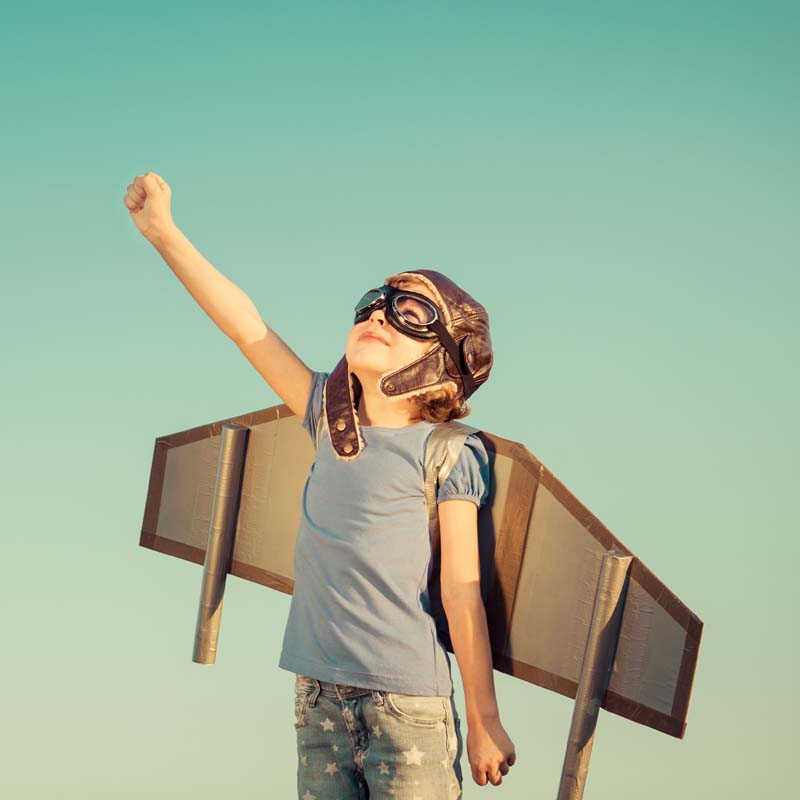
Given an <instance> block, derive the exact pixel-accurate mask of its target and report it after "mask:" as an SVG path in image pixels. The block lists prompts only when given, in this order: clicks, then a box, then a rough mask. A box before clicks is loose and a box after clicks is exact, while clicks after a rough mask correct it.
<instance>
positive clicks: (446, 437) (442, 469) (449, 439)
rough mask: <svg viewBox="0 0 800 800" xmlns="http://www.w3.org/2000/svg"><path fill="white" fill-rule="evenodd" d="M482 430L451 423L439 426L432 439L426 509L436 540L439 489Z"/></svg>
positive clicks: (427, 460)
mask: <svg viewBox="0 0 800 800" xmlns="http://www.w3.org/2000/svg"><path fill="white" fill-rule="evenodd" d="M479 430H480V429H479V428H473V427H472V426H471V425H465V424H464V423H463V422H458V421H457V420H450V422H440V423H438V424H437V425H436V427H435V428H434V429H433V431H432V432H431V435H430V436H429V437H428V444H427V447H426V448H425V505H426V507H427V509H428V524H429V527H430V529H431V536H432V537H433V536H434V534H438V531H439V514H438V509H437V506H436V495H437V494H438V492H439V487H440V486H441V485H442V484H443V483H444V482H445V481H446V480H447V476H448V475H449V474H450V470H451V469H453V467H454V466H455V463H456V461H458V457H459V456H460V455H461V450H462V449H463V447H464V442H466V441H467V436H469V435H470V434H471V433H478V431H479Z"/></svg>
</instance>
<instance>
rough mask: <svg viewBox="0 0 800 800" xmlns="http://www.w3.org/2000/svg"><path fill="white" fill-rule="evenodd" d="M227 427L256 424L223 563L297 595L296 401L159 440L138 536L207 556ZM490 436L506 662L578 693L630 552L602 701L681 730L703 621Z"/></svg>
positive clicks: (526, 455)
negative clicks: (606, 572) (609, 566)
mask: <svg viewBox="0 0 800 800" xmlns="http://www.w3.org/2000/svg"><path fill="white" fill-rule="evenodd" d="M226 423H235V424H236V425H238V426H242V427H243V428H245V429H247V444H246V448H245V449H244V450H243V453H242V464H241V474H240V475H239V476H238V479H237V482H235V485H236V486H237V487H238V489H237V491H238V497H237V498H236V500H237V503H236V508H235V513H233V514H232V516H231V520H232V521H231V526H232V529H233V537H234V539H233V545H232V546H233V549H232V554H231V557H230V560H229V561H228V562H227V563H226V566H225V569H226V570H227V571H228V572H229V574H231V575H236V576H238V577H240V578H244V579H246V580H250V581H254V582H256V583H260V584H262V585H264V586H268V587H270V588H273V589H278V590H279V591H282V592H285V593H287V594H291V593H292V591H293V588H294V574H293V556H294V541H295V536H296V533H297V530H298V526H299V523H300V509H301V498H302V494H303V489H304V486H305V481H306V479H307V477H308V474H309V468H310V466H311V464H312V462H313V460H314V447H313V444H312V442H311V439H310V437H309V436H308V434H307V433H306V432H305V431H304V430H303V428H302V427H301V426H300V424H299V420H298V419H297V417H295V415H294V414H293V413H292V412H291V411H290V410H289V408H288V407H287V406H285V405H279V406H274V407H272V408H267V409H263V410H261V411H258V412H254V413H250V414H244V415H241V416H238V417H232V418H230V419H227V420H221V421H219V422H215V423H212V424H210V425H203V426H200V427H196V428H192V429H190V430H186V431H182V432H180V433H175V434H171V435H168V436H162V437H159V438H158V439H156V442H155V450H154V453H153V462H152V467H151V472H150V482H149V487H148V492H147V501H146V507H145V513H144V521H143V524H142V531H141V537H140V540H139V544H140V545H141V546H142V547H147V548H151V549H153V550H157V551H159V552H162V553H167V554H168V555H172V556H177V557H178V558H183V559H186V560H187V561H194V562H196V563H198V564H203V563H204V562H205V559H206V549H207V547H208V542H209V541H210V539H209V530H210V526H211V527H213V525H212V522H213V520H212V517H213V515H214V496H215V486H216V487H217V489H218V477H217V473H218V466H219V464H220V462H221V458H220V453H221V448H220V445H221V434H222V432H223V426H224V425H225V424H226ZM480 436H481V438H482V440H483V442H484V444H485V445H486V448H487V451H488V452H489V455H490V460H491V467H492V487H491V494H490V496H489V499H488V501H487V503H486V505H485V506H484V507H483V508H482V509H481V511H480V513H479V515H478V524H479V537H480V549H481V560H482V586H483V585H484V578H486V579H487V582H486V584H485V586H486V591H487V594H485V595H484V601H485V604H486V613H487V621H488V626H489V631H490V638H491V645H492V658H493V663H494V667H495V669H498V670H500V671H501V672H505V673H507V674H508V675H513V676H514V677H516V678H520V679H521V680H524V681H528V682H529V683H534V684H537V685H538V686H542V687H544V688H546V689H551V690H553V691H555V692H559V693H560V694H563V695H566V696H568V697H571V698H575V697H576V692H577V689H578V680H579V676H580V673H581V666H582V663H583V658H584V651H585V649H586V647H587V634H588V632H589V627H590V623H591V618H592V609H593V603H594V600H595V594H596V591H597V587H598V576H599V572H600V568H601V563H602V561H603V557H604V556H605V555H606V554H607V553H608V552H609V551H616V552H618V553H621V554H627V555H629V556H632V560H631V562H630V570H629V572H628V575H627V581H626V586H625V590H624V606H623V608H622V616H621V620H620V623H619V625H620V627H619V638H618V640H617V644H616V652H615V654H614V657H613V666H612V668H611V674H610V678H609V682H608V685H607V689H606V690H605V692H604V693H603V699H602V702H601V706H602V707H603V708H605V709H606V710H607V711H610V712H612V713H614V714H618V715H620V716H623V717H626V718H628V719H630V720H632V721H634V722H639V723H641V724H643V725H646V726H648V727H651V728H654V729H656V730H659V731H662V732H664V733H667V734H669V735H671V736H675V737H678V738H683V735H684V733H685V729H686V717H687V712H688V708H689V698H690V695H691V690H692V682H693V679H694V672H695V667H696V664H697V656H698V649H699V645H700V636H701V633H702V628H703V623H702V621H701V620H700V619H699V618H698V617H697V616H696V615H695V614H694V613H692V612H691V611H690V610H689V609H688V608H687V607H686V606H685V605H684V604H683V603H682V602H681V601H680V600H679V599H678V598H677V597H676V596H675V595H674V594H673V593H672V592H671V591H670V590H669V589H668V588H667V587H666V586H665V585H664V584H663V583H662V582H661V581H660V580H659V579H658V578H657V577H656V576H655V575H654V574H653V573H652V572H651V571H650V570H649V569H648V568H647V567H646V566H645V565H644V564H643V563H642V562H641V561H640V560H639V559H637V558H636V557H635V556H633V554H632V553H631V552H630V550H628V549H627V548H626V547H625V546H624V545H623V544H622V543H621V542H620V541H619V540H618V539H617V538H616V537H615V536H614V535H613V534H612V533H611V531H609V530H608V528H606V527H605V526H604V525H603V524H602V523H601V522H600V521H599V520H598V519H597V517H595V516H594V515H593V514H592V513H591V512H590V511H589V510H588V509H587V508H586V507H585V506H584V505H583V504H582V503H581V502H580V501H579V500H578V499H577V497H575V495H573V494H572V493H571V492H570V491H569V489H567V488H566V486H564V484H563V483H561V482H560V481H559V480H558V479H557V478H556V477H555V476H554V475H553V473H552V472H550V471H549V470H548V469H547V468H546V467H545V466H544V465H543V464H542V463H541V462H540V461H539V460H538V459H536V457H535V456H533V455H532V454H531V453H530V452H529V451H528V450H527V449H526V448H525V447H524V446H523V445H521V444H519V443H518V442H513V441H510V440H508V439H503V438H501V437H499V436H494V435H492V434H490V433H485V432H483V433H481V434H480ZM487 554H488V556H487ZM445 644H446V646H447V647H448V649H449V650H450V652H452V646H451V645H450V642H449V641H447V642H445Z"/></svg>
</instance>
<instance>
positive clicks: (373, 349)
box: [345, 283, 439, 386]
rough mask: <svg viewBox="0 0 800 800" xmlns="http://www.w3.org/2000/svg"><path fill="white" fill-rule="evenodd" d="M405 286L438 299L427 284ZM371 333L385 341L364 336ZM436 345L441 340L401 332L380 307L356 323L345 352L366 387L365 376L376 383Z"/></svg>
mask: <svg viewBox="0 0 800 800" xmlns="http://www.w3.org/2000/svg"><path fill="white" fill-rule="evenodd" d="M402 288H403V289H408V290H409V291H412V292H417V293H418V294H422V295H425V297H429V298H430V299H431V300H434V302H435V298H434V297H433V296H432V294H431V293H430V291H428V287H427V286H425V285H423V284H420V283H413V284H412V283H404V284H403V287H402ZM367 333H370V334H373V335H374V336H376V337H378V339H380V340H381V341H378V339H376V338H373V337H372V336H368V337H367V338H362V337H364V336H365V334H367ZM436 347H439V341H438V340H433V341H430V340H427V341H421V340H419V339H412V338H411V337H410V336H406V335H405V334H403V333H400V331H398V330H397V329H396V328H395V327H393V326H392V325H390V324H389V323H388V322H387V321H386V314H385V313H384V309H383V308H377V309H375V310H374V311H373V312H372V314H371V315H370V316H369V317H368V318H367V319H365V320H364V321H363V322H359V323H358V324H356V325H353V327H352V328H351V330H350V335H349V336H348V337H347V347H346V348H345V355H346V357H347V363H348V365H349V366H350V370H351V371H352V372H355V374H356V375H357V376H358V379H359V380H360V381H361V384H362V386H363V385H364V383H365V379H366V380H367V381H369V382H371V383H374V382H375V381H377V379H378V378H379V377H380V376H381V375H384V374H386V373H387V372H394V371H395V370H398V369H400V368H401V367H404V366H406V364H410V363H411V362H412V361H416V360H417V359H418V358H419V357H420V356H421V355H422V354H423V353H426V352H427V351H428V350H433V349H434V348H436Z"/></svg>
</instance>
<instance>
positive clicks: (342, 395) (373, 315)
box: [123, 172, 516, 800]
mask: <svg viewBox="0 0 800 800" xmlns="http://www.w3.org/2000/svg"><path fill="white" fill-rule="evenodd" d="M170 199H171V190H170V187H169V186H168V185H167V183H166V182H165V181H164V180H163V179H162V178H161V177H160V176H158V175H156V174H154V173H150V172H149V173H147V174H145V175H143V176H137V177H136V178H135V179H134V181H133V183H131V184H129V185H128V187H127V193H126V195H125V197H124V200H123V202H124V203H125V205H126V207H127V208H128V210H129V211H130V214H131V217H132V219H133V221H134V223H135V224H136V226H137V228H138V229H139V230H140V232H141V233H142V234H143V235H144V236H145V237H146V238H147V239H148V240H149V241H150V242H151V243H152V244H153V245H154V246H155V247H156V249H157V250H158V252H159V253H160V254H161V255H162V257H163V258H164V260H165V261H166V262H167V264H168V265H169V266H170V268H171V269H172V270H173V271H174V272H175V274H176V276H177V277H178V279H179V280H180V281H181V282H182V283H183V285H184V286H185V287H186V288H187V290H188V291H189V292H190V294H191V295H192V296H193V297H194V298H195V300H196V301H197V302H198V303H199V304H200V306H201V307H202V308H203V309H204V310H205V311H206V313H207V314H208V315H209V316H210V317H211V318H212V320H213V321H214V322H215V323H216V324H217V325H218V327H219V328H220V329H221V330H222V331H223V332H224V333H225V334H227V335H228V336H229V337H230V338H231V339H232V340H233V341H234V342H235V343H236V344H237V346H238V347H239V349H240V350H241V351H242V353H243V354H244V355H245V356H246V357H247V358H248V359H249V360H250V362H251V363H252V364H253V366H254V367H255V368H256V369H257V370H258V371H259V373H260V374H261V375H262V376H263V377H264V378H265V380H266V381H267V383H268V384H269V385H270V386H271V387H272V389H273V390H274V391H275V392H276V393H277V394H278V396H279V397H280V398H281V399H282V400H283V401H284V402H285V403H286V405H287V406H289V408H290V409H291V410H292V411H293V412H294V413H295V414H296V415H297V416H298V417H299V418H300V419H301V420H302V425H303V427H304V429H305V430H306V431H307V432H308V433H309V435H310V436H311V437H312V440H314V442H315V443H318V449H317V455H316V460H315V462H314V464H313V465H312V467H311V470H310V473H309V477H308V480H307V482H306V486H305V489H304V493H303V502H302V515H301V525H300V529H299V531H298V534H297V539H296V542H295V556H294V569H295V585H294V592H293V595H292V600H291V605H290V610H289V617H288V620H287V625H286V630H285V633H284V640H283V647H282V650H281V655H280V662H279V666H280V667H281V668H283V669H287V670H290V671H291V672H293V673H294V674H295V731H296V736H297V748H298V769H297V786H298V797H299V798H300V799H301V800H339V799H340V798H370V797H372V798H373V800H374V799H375V798H383V797H387V796H389V795H391V796H392V797H394V798H395V800H444V799H445V798H458V797H461V790H462V774H461V769H460V757H461V753H462V750H463V740H462V736H461V729H460V721H459V718H458V714H457V712H456V708H455V703H454V697H453V684H452V680H451V676H450V659H449V655H448V652H447V650H446V648H445V647H444V646H443V644H442V642H441V640H440V639H439V638H438V637H437V633H436V627H435V624H434V620H433V618H432V616H431V603H430V596H429V592H428V581H429V580H430V579H431V566H432V562H431V556H432V554H431V541H430V536H429V531H428V519H427V512H426V507H425V495H424V486H423V477H424V455H425V445H426V442H427V440H428V438H429V436H430V434H431V432H432V431H433V429H434V427H435V426H436V425H437V424H438V423H440V422H445V421H447V420H451V419H459V418H461V417H464V416H466V415H467V414H468V413H469V411H470V409H469V407H468V406H466V399H467V398H468V397H469V396H470V395H471V394H472V393H473V392H474V391H475V390H476V389H477V388H478V386H479V385H481V384H482V383H483V382H484V381H485V380H486V379H487V378H488V374H489V371H490V369H491V365H492V352H491V340H490V338H489V328H488V317H487V316H486V312H485V310H484V309H483V307H482V306H481V305H480V304H479V303H477V302H476V301H475V300H474V299H473V298H471V297H470V296H469V295H468V294H466V293H465V292H464V291H463V290H462V289H460V288H459V287H458V286H457V285H456V284H455V283H453V282H452V281H450V280H449V279H448V278H446V277H445V276H444V275H442V274H441V273H439V272H435V271H433V270H413V271H408V272H404V273H400V274H399V275H395V276H392V277H391V278H387V279H386V281H385V283H384V285H383V286H381V287H379V288H376V289H372V290H369V291H367V292H366V293H364V292H363V290H362V291H361V292H358V293H357V297H360V298H361V299H360V300H358V301H357V302H356V303H355V320H354V324H353V327H352V329H351V330H350V334H349V336H348V339H347V343H346V347H345V354H344V356H343V357H342V359H341V360H340V361H339V363H338V364H337V365H336V367H335V368H334V370H333V371H332V372H331V373H326V372H313V371H312V370H310V369H309V368H308V367H307V366H306V365H305V364H304V363H303V362H302V361H301V360H300V359H299V358H298V357H297V356H296V355H295V353H294V352H292V350H291V349H289V347H288V346H287V345H286V344H285V343H284V342H283V341H282V340H281V339H280V337H278V336H277V334H275V332H274V331H272V330H271V329H270V328H268V327H267V326H266V325H265V324H264V322H263V321H262V320H261V317H260V315H259V314H258V311H257V310H256V308H255V306H254V305H253V303H252V302H251V301H250V299H249V298H248V297H247V295H245V294H244V292H242V291H241V289H239V288H238V287H237V286H235V285H234V284H233V283H231V282H230V281H229V280H227V279H226V278H225V277H224V276H222V275H221V274H220V273H219V272H218V271H217V270H216V269H215V268H214V267H213V266H212V265H211V264H210V263H209V262H208V261H207V260H206V259H205V258H203V256H202V255H201V254H200V253H199V252H198V251H197V250H196V249H195V248H194V246H193V245H192V244H191V242H189V240H188V239H187V238H186V237H185V236H184V235H183V234H182V233H181V232H180V230H179V229H178V228H177V227H176V226H175V224H174V222H173V220H172V217H171V213H170ZM488 481H489V471H488V455H487V453H486V450H485V449H484V447H483V444H482V442H481V440H480V439H479V438H478V437H477V436H475V435H470V436H468V437H467V441H466V443H465V446H464V448H463V450H462V451H461V454H460V456H459V457H458V460H457V461H456V463H455V465H454V466H453V467H452V469H451V471H450V473H449V475H448V477H447V479H446V480H445V481H444V483H443V484H442V486H441V487H439V490H438V495H437V498H436V500H437V504H438V519H439V530H440V547H441V557H440V558H441V566H440V575H439V580H440V589H441V602H442V606H443V608H444V611H445V613H446V616H447V623H448V628H449V634H450V638H451V641H452V644H453V649H454V652H455V655H456V658H457V660H458V664H459V668H460V672H461V676H462V681H463V685H464V694H465V705H466V713H467V724H468V737H467V753H468V759H469V763H470V767H471V771H472V777H473V780H474V781H475V783H477V784H478V785H479V786H485V785H486V784H487V782H491V783H492V784H493V785H499V784H500V783H502V777H501V776H502V775H506V774H507V773H508V771H509V767H510V766H511V765H513V764H514V762H515V760H516V753H515V750H514V745H513V742H512V741H511V739H510V738H509V736H508V734H507V733H506V731H505V729H504V728H503V726H502V724H501V723H500V716H499V712H498V708H497V701H496V697H495V691H494V680H493V679H494V676H493V671H492V660H491V652H490V649H489V637H488V632H487V626H486V616H485V612H484V607H483V600H482V598H481V594H480V583H479V577H480V566H479V561H478V542H477V511H478V508H479V507H480V506H481V505H482V504H483V502H484V501H485V499H486V497H487V495H488V490H489V487H488Z"/></svg>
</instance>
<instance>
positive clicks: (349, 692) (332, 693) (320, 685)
mask: <svg viewBox="0 0 800 800" xmlns="http://www.w3.org/2000/svg"><path fill="white" fill-rule="evenodd" d="M295 682H296V683H298V684H301V685H305V686H307V687H308V688H309V689H316V690H318V691H317V692H316V694H324V695H326V696H328V697H358V696H359V695H363V694H374V693H375V690H374V689H365V688H364V687H362V686H348V685H347V684H344V683H329V682H328V681H320V680H317V679H316V678H309V677H308V675H297V678H296V679H295Z"/></svg>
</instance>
